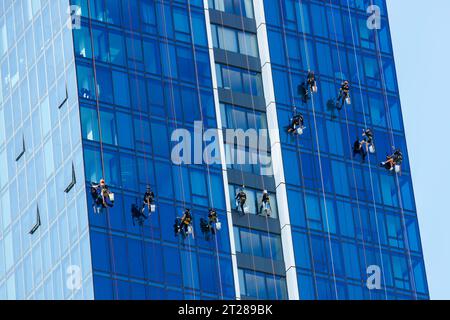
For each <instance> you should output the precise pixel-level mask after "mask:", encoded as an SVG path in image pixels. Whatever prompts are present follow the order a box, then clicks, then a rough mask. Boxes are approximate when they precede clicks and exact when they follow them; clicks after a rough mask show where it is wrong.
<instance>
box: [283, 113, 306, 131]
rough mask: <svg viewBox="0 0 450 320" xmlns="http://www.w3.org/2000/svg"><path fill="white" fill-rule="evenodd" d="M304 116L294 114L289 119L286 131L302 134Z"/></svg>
mask: <svg viewBox="0 0 450 320" xmlns="http://www.w3.org/2000/svg"><path fill="white" fill-rule="evenodd" d="M304 124H305V118H304V117H303V115H302V114H296V115H294V116H293V117H292V118H291V119H290V121H289V126H288V129H287V131H288V133H292V134H298V135H302V134H303V130H304V129H305V125H304Z"/></svg>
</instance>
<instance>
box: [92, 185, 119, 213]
mask: <svg viewBox="0 0 450 320" xmlns="http://www.w3.org/2000/svg"><path fill="white" fill-rule="evenodd" d="M91 196H92V199H93V201H94V211H95V212H96V213H101V211H102V210H103V209H106V208H112V207H114V194H113V193H112V192H111V191H109V187H108V186H107V185H106V183H105V180H104V179H101V180H100V183H98V184H96V183H92V184H91Z"/></svg>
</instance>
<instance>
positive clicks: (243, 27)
mask: <svg viewBox="0 0 450 320" xmlns="http://www.w3.org/2000/svg"><path fill="white" fill-rule="evenodd" d="M252 6H253V3H252ZM239 10H240V12H241V27H242V30H243V31H242V32H243V33H244V47H245V53H246V54H245V59H246V63H247V67H249V66H250V59H249V56H248V45H247V37H246V35H247V32H246V31H244V30H245V25H244V17H243V15H242V13H243V8H242V1H239ZM253 10H254V8H253ZM255 36H257V35H255ZM238 46H239V47H240V44H239V43H238ZM258 56H259V52H258ZM249 78H250V77H249ZM261 84H262V73H261ZM249 88H250V96H251V100H252V110H253V121H254V127H255V129H256V128H257V123H256V108H255V99H254V95H253V88H252V85H251V81H250V83H249ZM265 115H266V119H267V112H266V113H265ZM268 138H269V137H268ZM269 140H270V138H269ZM267 151H268V150H267ZM260 152H261V150H259V151H257V154H258V155H259V153H260ZM270 158H271V159H272V150H270ZM249 159H250V148H249ZM259 167H260V170H261V169H262V168H261V163H260V164H259ZM272 168H273V165H272ZM272 171H273V169H272ZM261 184H262V186H263V189H264V190H266V185H265V181H264V177H263V175H261ZM257 206H258V207H257V210H258V213H259V209H260V207H259V202H258V203H257ZM268 219H269V217H268V216H267V215H266V216H265V220H266V230H267V236H268V238H269V239H270V232H269V220H268ZM272 251H273V250H272V244H270V245H269V253H270V257H271V259H270V262H271V267H272V276H273V281H274V283H275V284H276V282H277V279H276V275H275V264H274V261H273V252H272ZM275 298H276V300H279V299H278V289H277V288H276V286H275Z"/></svg>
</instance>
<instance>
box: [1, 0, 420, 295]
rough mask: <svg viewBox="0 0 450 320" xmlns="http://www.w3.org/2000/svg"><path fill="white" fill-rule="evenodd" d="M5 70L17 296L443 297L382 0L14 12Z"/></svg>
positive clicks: (9, 257)
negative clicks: (429, 277)
mask: <svg viewBox="0 0 450 320" xmlns="http://www.w3.org/2000/svg"><path fill="white" fill-rule="evenodd" d="M0 66H1V78H0V81H1V82H0V87H1V91H0V173H1V175H0V208H1V213H2V214H1V219H0V258H1V259H0V297H1V298H8V299H41V298H46V299H427V298H428V288H427V283H426V276H425V268H424V263H423V256H422V250H421V243H420V236H419V228H418V223H417V217H416V209H415V203H414V195H413V189H412V182H411V169H410V166H409V162H408V155H407V147H406V140H405V134H404V128H403V122H402V114H401V108H400V101H399V94H398V87H397V83H396V77H395V65H394V59H393V53H392V47H391V40H390V34H389V25H388V17H387V10H386V6H385V3H384V1H373V3H372V1H367V0H364V1H363V0H360V1H359V0H340V1H336V0H332V1H331V0H330V1H317V0H274V1H267V0H266V1H263V0H209V1H207V0H204V1H200V0H183V1H182V0H172V1H168V0H164V1H162V0H71V1H70V2H69V1H68V0H58V1H48V0H37V1H32V2H30V1H25V0H15V1H13V0H10V1H6V0H3V1H0ZM311 71H313V72H314V74H315V79H316V81H317V91H313V90H311V91H312V92H305V90H304V89H305V88H306V89H308V84H307V83H305V82H306V80H307V76H308V73H309V72H311ZM344 80H348V81H349V84H350V97H349V99H348V101H347V102H343V103H342V104H341V105H339V106H338V107H339V108H337V105H336V98H337V96H338V93H339V89H340V87H341V84H342V82H343V81H344ZM304 83H305V84H304ZM302 84H303V86H302ZM339 109H340V110H339ZM297 115H301V116H302V117H303V121H304V128H303V133H302V134H301V135H299V134H296V133H292V132H288V130H287V128H288V127H289V126H290V124H291V122H292V121H291V120H292V119H293V118H294V117H295V116H297ZM209 129H213V130H212V131H209ZM366 129H371V131H372V132H373V134H374V144H375V146H376V150H369V148H367V150H366V149H365V148H366V144H364V143H363V144H362V146H361V144H360V143H359V142H360V141H362V140H363V138H364V137H363V135H362V133H363V131H364V130H366ZM232 130H235V131H234V135H230V134H229V132H231V131H232ZM207 132H210V133H211V135H208V133H207ZM252 133H259V135H258V136H257V138H258V140H259V141H258V144H256V145H251V144H250V145H249V144H247V142H248V141H251V140H252V138H253V136H252ZM241 134H243V135H244V136H243V138H242V136H240V135H241ZM366 139H367V137H366ZM355 140H357V141H358V143H355ZM182 142H184V144H183V146H184V147H185V148H183V149H182V150H180V149H178V148H177V146H179V145H180V143H182ZM191 146H192V148H191ZM358 146H361V148H360V149H358ZM354 149H356V151H358V152H357V153H355V154H354ZM396 149H399V150H401V151H402V153H403V162H402V164H401V172H396V171H395V170H392V171H388V170H386V168H383V167H380V166H379V163H380V162H382V161H385V160H386V158H385V156H386V154H392V153H393V152H394V150H396ZM371 151H375V153H372V152H371ZM236 154H238V155H239V154H243V155H244V158H245V160H246V161H243V162H239V161H235V160H236ZM361 154H364V157H362V156H361ZM208 155H210V158H213V159H214V160H215V161H208V160H211V159H210V158H208ZM237 158H239V156H238V157H237ZM364 158H365V159H364ZM180 159H182V160H183V161H178V160H180ZM255 159H257V160H258V161H250V160H255ZM241 160H242V159H241ZM101 179H104V180H105V182H106V184H107V185H108V187H109V190H110V192H112V193H113V194H114V206H111V207H105V208H103V207H102V205H101V203H100V205H99V204H98V203H97V204H95V203H94V202H95V201H94V200H93V199H94V198H93V197H92V195H91V183H99V182H100V180H101ZM147 188H150V189H151V191H153V192H154V195H155V197H154V205H155V210H154V212H151V210H148V209H147V206H143V200H144V193H145V192H146V190H147ZM240 192H242V193H244V194H245V196H246V201H245V204H244V205H242V206H240V203H238V202H239V200H240V199H242V198H240V197H239V193H240ZM263 198H264V199H266V200H267V199H269V200H270V210H265V208H267V207H264V204H265V203H266V202H263V201H262V199H263ZM266 200H265V201H266ZM95 209H99V210H95ZM141 209H142V210H141ZM186 209H190V210H191V212H192V217H193V220H192V223H191V227H192V230H193V231H192V232H188V233H187V234H184V233H183V231H182V232H180V233H178V234H177V235H176V234H175V231H178V228H176V226H175V225H174V220H175V219H176V218H177V217H181V216H182V215H183V212H184V211H185V210H186ZM210 209H214V210H215V211H216V212H217V214H218V218H219V221H220V222H221V228H220V230H216V228H215V227H214V224H212V226H213V227H212V228H209V227H208V223H207V222H208V212H209V210H210ZM149 211H150V212H149ZM242 211H243V212H242ZM132 212H133V213H134V216H132ZM141 213H143V215H142V214H141ZM137 218H138V219H137ZM205 223H206V227H205ZM202 227H203V228H202ZM189 231H191V229H189ZM214 231H215V232H214Z"/></svg>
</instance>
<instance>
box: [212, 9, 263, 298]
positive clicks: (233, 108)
mask: <svg viewBox="0 0 450 320" xmlns="http://www.w3.org/2000/svg"><path fill="white" fill-rule="evenodd" d="M241 14H242V12H241ZM220 21H221V26H222V39H225V37H224V31H223V25H224V22H223V13H222V11H220ZM218 41H220V40H219V39H218ZM224 51H225V61H226V62H225V63H226V65H227V67H229V66H230V64H229V60H228V51H227V50H224ZM220 73H221V75H222V74H223V72H222V70H221V72H220ZM227 76H228V83H229V84H230V86H231V75H230V72H229V71H227ZM221 81H223V80H222V79H221ZM230 93H231V104H232V105H231V107H232V110H233V111H234V110H236V109H235V104H234V91H233V88H232V87H230ZM232 115H233V122H234V124H233V126H234V125H236V124H237V121H236V114H235V113H234V112H232ZM225 116H226V111H225ZM227 144H229V143H227V142H226V143H225V145H227ZM230 148H231V149H230V150H231V155H233V156H234V152H233V149H232V148H233V145H230ZM236 151H237V152H239V149H238V146H237V145H236ZM225 152H226V151H225ZM231 155H230V156H231ZM231 161H232V162H234V157H233V159H232V160H231ZM239 170H240V173H241V179H242V183H243V185H244V186H245V176H244V169H243V168H242V165H241V164H239ZM234 192H235V195H234V197H233V198H235V196H236V191H234ZM249 214H250V213H249ZM247 227H248V232H249V233H250V234H253V233H252V232H251V230H252V229H251V223H250V216H249V215H248V214H247ZM250 250H251V252H252V265H253V275H254V277H255V278H256V260H255V251H254V246H253V241H250ZM244 277H245V274H244ZM255 287H256V298H257V299H258V300H259V288H258V282H255Z"/></svg>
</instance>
